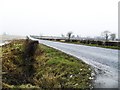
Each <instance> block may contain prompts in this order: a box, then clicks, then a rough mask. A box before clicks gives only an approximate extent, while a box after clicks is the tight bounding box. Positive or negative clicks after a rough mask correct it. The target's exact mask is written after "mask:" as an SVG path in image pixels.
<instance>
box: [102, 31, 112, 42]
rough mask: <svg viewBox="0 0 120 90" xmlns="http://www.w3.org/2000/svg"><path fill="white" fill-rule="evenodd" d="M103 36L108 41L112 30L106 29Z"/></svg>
mask: <svg viewBox="0 0 120 90" xmlns="http://www.w3.org/2000/svg"><path fill="white" fill-rule="evenodd" d="M102 36H103V37H104V38H105V40H106V41H108V38H109V36H110V31H107V30H106V31H104V32H102Z"/></svg>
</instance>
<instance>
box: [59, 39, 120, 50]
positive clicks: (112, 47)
mask: <svg viewBox="0 0 120 90" xmlns="http://www.w3.org/2000/svg"><path fill="white" fill-rule="evenodd" d="M57 42H62V43H71V44H79V45H86V46H94V47H101V48H108V49H117V50H120V46H119V45H118V46H105V45H98V44H83V43H80V42H79V41H78V42H72V41H70V42H66V41H57Z"/></svg>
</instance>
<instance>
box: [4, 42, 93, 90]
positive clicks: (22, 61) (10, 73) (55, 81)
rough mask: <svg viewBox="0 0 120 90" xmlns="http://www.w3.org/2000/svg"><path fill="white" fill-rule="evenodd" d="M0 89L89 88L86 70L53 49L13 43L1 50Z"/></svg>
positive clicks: (76, 60)
mask: <svg viewBox="0 0 120 90" xmlns="http://www.w3.org/2000/svg"><path fill="white" fill-rule="evenodd" d="M2 49H3V50H2V54H3V56H2V62H3V72H4V74H3V88H12V89H17V90H18V88H32V89H35V90H36V89H37V88H38V89H45V88H49V89H52V88H82V89H83V88H90V87H91V81H92V78H91V69H90V66H89V65H87V64H85V63H84V62H82V61H81V60H78V59H76V58H74V57H71V56H69V55H67V54H65V53H63V52H60V51H58V50H55V49H53V48H50V47H47V46H44V45H41V44H38V43H37V42H33V41H28V40H16V41H12V42H11V43H10V44H8V45H5V46H3V48H2Z"/></svg>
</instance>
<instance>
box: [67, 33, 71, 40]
mask: <svg viewBox="0 0 120 90" xmlns="http://www.w3.org/2000/svg"><path fill="white" fill-rule="evenodd" d="M71 36H72V32H68V33H67V37H68V41H70V38H71Z"/></svg>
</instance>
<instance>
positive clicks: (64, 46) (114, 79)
mask: <svg viewBox="0 0 120 90" xmlns="http://www.w3.org/2000/svg"><path fill="white" fill-rule="evenodd" d="M39 43H41V44H44V45H47V46H50V47H53V48H55V49H58V50H60V51H63V52H65V53H67V54H70V55H72V56H74V57H77V58H79V59H81V60H83V61H84V62H86V63H87V64H90V65H91V66H92V67H94V69H95V71H96V79H95V81H94V87H95V88H118V50H114V49H106V48H100V47H92V46H85V45H77V44H68V43H61V42H53V41H48V40H39Z"/></svg>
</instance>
